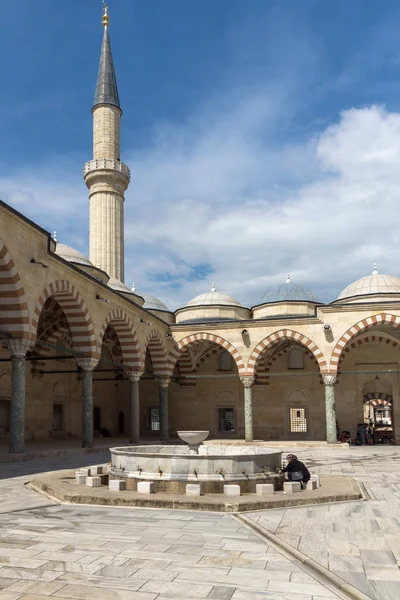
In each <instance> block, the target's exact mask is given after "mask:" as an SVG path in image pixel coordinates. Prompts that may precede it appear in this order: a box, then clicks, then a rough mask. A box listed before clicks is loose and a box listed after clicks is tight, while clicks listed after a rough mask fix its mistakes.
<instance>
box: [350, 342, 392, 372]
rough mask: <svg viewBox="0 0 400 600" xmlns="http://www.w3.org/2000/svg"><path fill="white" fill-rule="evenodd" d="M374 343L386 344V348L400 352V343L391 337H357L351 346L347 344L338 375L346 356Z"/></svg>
mask: <svg viewBox="0 0 400 600" xmlns="http://www.w3.org/2000/svg"><path fill="white" fill-rule="evenodd" d="M372 343H379V344H385V345H386V346H391V347H392V348H395V349H396V350H400V342H399V341H396V340H394V339H393V338H390V337H385V336H384V335H372V334H369V335H365V336H364V335H363V336H360V337H357V338H355V339H354V340H353V341H352V342H350V343H349V344H347V345H346V346H345V347H344V349H343V352H342V354H341V356H340V359H339V365H338V373H339V374H340V371H341V366H342V362H343V360H344V359H345V358H346V356H347V355H348V354H349V353H350V352H352V350H356V349H357V348H359V347H360V346H362V345H364V344H372Z"/></svg>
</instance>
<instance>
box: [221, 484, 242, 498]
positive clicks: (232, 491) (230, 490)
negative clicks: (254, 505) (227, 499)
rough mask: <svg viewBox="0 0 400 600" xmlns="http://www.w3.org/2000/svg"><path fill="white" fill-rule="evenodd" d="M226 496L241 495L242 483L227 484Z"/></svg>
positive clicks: (225, 487) (225, 486)
mask: <svg viewBox="0 0 400 600" xmlns="http://www.w3.org/2000/svg"><path fill="white" fill-rule="evenodd" d="M224 494H225V496H240V485H235V484H226V485H224Z"/></svg>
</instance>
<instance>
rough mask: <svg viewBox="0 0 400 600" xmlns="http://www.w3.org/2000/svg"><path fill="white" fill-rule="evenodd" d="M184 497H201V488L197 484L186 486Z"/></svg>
mask: <svg viewBox="0 0 400 600" xmlns="http://www.w3.org/2000/svg"><path fill="white" fill-rule="evenodd" d="M186 496H201V488H200V484H199V483H188V484H186Z"/></svg>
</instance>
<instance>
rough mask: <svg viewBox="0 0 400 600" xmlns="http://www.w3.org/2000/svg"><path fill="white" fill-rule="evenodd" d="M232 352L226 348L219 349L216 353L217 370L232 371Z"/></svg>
mask: <svg viewBox="0 0 400 600" xmlns="http://www.w3.org/2000/svg"><path fill="white" fill-rule="evenodd" d="M232 361H233V359H232V354H231V353H230V352H228V350H221V351H220V352H219V354H218V371H232Z"/></svg>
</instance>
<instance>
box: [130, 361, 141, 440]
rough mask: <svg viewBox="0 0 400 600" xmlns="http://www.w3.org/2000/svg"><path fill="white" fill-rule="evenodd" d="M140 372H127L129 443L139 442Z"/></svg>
mask: <svg viewBox="0 0 400 600" xmlns="http://www.w3.org/2000/svg"><path fill="white" fill-rule="evenodd" d="M141 376H142V373H132V372H130V373H128V377H129V443H130V444H139V443H140V403H139V381H140V378H141Z"/></svg>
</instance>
